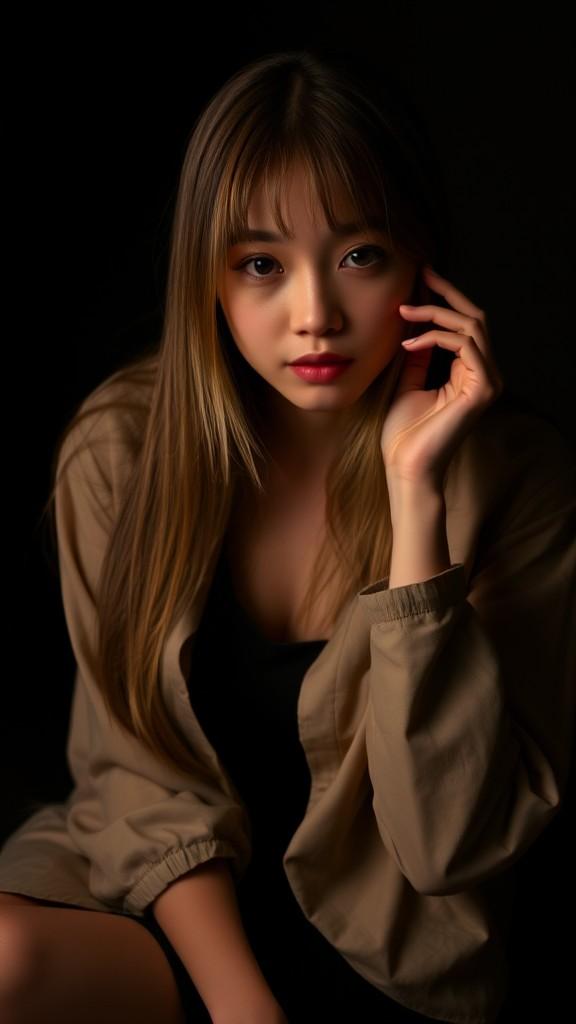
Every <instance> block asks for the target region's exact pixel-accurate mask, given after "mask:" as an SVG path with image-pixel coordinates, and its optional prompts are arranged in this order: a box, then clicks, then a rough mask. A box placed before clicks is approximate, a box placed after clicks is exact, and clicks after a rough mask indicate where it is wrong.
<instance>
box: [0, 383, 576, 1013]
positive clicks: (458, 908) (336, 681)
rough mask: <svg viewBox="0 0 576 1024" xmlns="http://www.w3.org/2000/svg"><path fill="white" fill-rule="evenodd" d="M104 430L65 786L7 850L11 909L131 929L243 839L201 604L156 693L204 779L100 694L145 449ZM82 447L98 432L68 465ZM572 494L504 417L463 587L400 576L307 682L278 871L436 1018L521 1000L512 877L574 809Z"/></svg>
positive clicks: (457, 517) (246, 845)
mask: <svg viewBox="0 0 576 1024" xmlns="http://www.w3.org/2000/svg"><path fill="white" fill-rule="evenodd" d="M114 379H115V375H113V376H112V377H111V378H109V379H108V381H107V382H105V385H104V390H105V391H106V390H107V391H109V392H110V393H112V391H113V390H114V388H115V387H116V385H115V383H114ZM96 390H98V389H96ZM94 394H95V392H92V393H91V395H89V396H88V398H87V399H86V400H85V403H84V404H86V403H89V402H91V401H92V396H93V395H94ZM98 397H99V398H100V397H105V396H104V395H103V394H102V386H101V388H100V389H99V393H98ZM90 421H91V422H90V431H91V433H90V439H91V442H92V440H94V441H95V440H96V439H99V444H98V445H97V446H96V447H95V446H94V445H93V444H92V443H91V444H90V446H89V447H88V448H85V449H83V450H82V451H81V452H80V453H79V455H78V456H77V457H76V458H75V459H74V461H73V463H72V464H71V466H70V468H69V469H68V472H67V473H66V475H65V478H64V480H63V481H62V483H61V484H60V486H59V489H58V492H57V505H56V513H57V535H58V546H59V560H60V573H61V585H62V595H63V603H64V610H65V615H66V621H67V626H68V630H69V635H70V640H71V643H72V647H73V650H74V655H75V658H76V662H77V672H76V678H75V683H74V695H73V704H72V709H71V718H70V726H69V737H68V742H67V757H68V763H69V766H70V771H71V774H72V777H73V779H74V783H75V785H74V788H73V790H72V792H71V793H70V795H69V797H68V799H67V800H66V802H64V803H52V804H49V805H45V806H43V807H42V808H41V809H40V810H37V811H35V812H34V813H33V814H32V816H31V817H29V818H27V819H26V820H25V821H24V823H23V824H22V825H20V827H18V828H17V829H16V831H14V832H13V833H12V835H10V836H9V838H8V840H7V841H6V842H5V843H4V845H3V847H2V849H1V850H0V890H2V891H7V892H16V893H24V894H28V895H30V896H35V897H37V898H44V899H49V900H56V901H59V902H62V903H64V904H70V905H73V906H78V907H85V908H89V909H93V910H100V911H109V912H111V913H117V914H124V915H131V916H135V917H137V918H138V917H141V916H142V914H143V911H144V909H145V908H146V907H147V906H148V905H149V904H150V903H151V901H152V900H154V899H155V897H157V896H158V895H159V893H161V892H162V891H163V890H164V889H166V887H167V886H168V885H169V884H170V883H171V882H172V881H174V880H175V879H177V878H178V877H179V876H181V875H182V874H184V873H185V872H187V871H189V870H190V869H191V868H194V867H195V866H196V865H197V864H200V863H202V862H203V861H206V860H209V859H210V858H212V857H215V856H225V857H228V858H230V861H229V863H230V867H231V870H232V873H233V877H234V878H235V879H236V880H238V879H239V878H240V877H241V876H242V874H243V872H244V871H245V869H246V867H247V865H248V862H249V860H250V856H251V834H250V822H249V819H248V814H247V811H246V808H245V807H244V806H243V805H242V801H241V799H240V797H239V794H238V792H237V790H236V788H235V786H234V783H233V782H232V780H231V779H230V778H228V777H227V775H226V772H225V770H224V768H223V764H222V763H221V762H220V760H219V757H218V753H217V751H216V750H214V749H213V748H212V746H211V745H210V744H209V742H208V740H207V737H206V736H205V734H204V733H203V732H202V729H201V728H200V725H199V722H198V720H197V719H196V717H195V715H194V711H193V708H192V707H191V705H190V700H189V693H188V688H187V685H186V673H187V665H188V664H189V661H188V656H189V653H190V645H189V644H188V645H186V646H185V644H186V641H187V640H192V641H193V636H194V632H195V630H196V629H197V626H198V623H199V621H200V618H201V616H202V611H203V607H204V603H205V599H206V596H207V591H205V592H204V596H203V598H202V600H201V601H199V602H198V604H197V606H196V607H193V608H189V609H188V610H187V612H186V613H185V614H184V615H183V616H182V617H181V618H180V620H179V621H178V622H176V623H175V624H174V626H173V629H172V632H171V634H170V636H169V639H168V641H167V644H166V646H165V651H164V656H163V662H162V671H161V685H162V688H163V692H164V695H165V699H166V702H167V706H168V708H169V710H170V713H171V714H172V715H173V716H174V719H177V720H178V722H179V725H180V728H181V729H182V730H183V732H184V734H185V735H186V737H187V739H188V741H189V743H190V744H191V746H192V747H193V748H195V750H196V752H197V754H198V758H199V763H201V764H203V765H204V770H201V771H200V770H199V772H198V776H197V777H191V776H188V775H182V774H181V773H180V772H179V771H177V770H174V771H171V770H169V769H168V768H167V767H164V766H163V765H162V764H160V763H158V761H157V760H156V759H155V758H153V757H152V756H151V755H150V754H149V753H148V752H146V751H145V750H144V749H143V748H142V747H141V746H140V745H139V743H138V742H137V741H135V740H128V739H127V738H125V734H124V733H123V732H121V731H120V730H119V729H118V728H117V727H115V726H114V724H113V723H110V722H109V721H108V718H107V715H106V713H105V711H104V707H103V702H102V699H101V697H100V695H99V692H98V690H97V688H96V686H95V683H94V679H93V672H92V664H93V638H94V634H95V605H94V593H95V587H96V582H97V576H98V569H99V566H100V564H101V560H102V556H103V554H104V550H105V546H106V542H107V538H108V536H109V533H110V529H111V524H112V522H113V519H114V514H115V512H116V511H117V509H118V505H119V501H120V497H121V492H122V487H123V484H124V482H125V480H126V479H127V476H128V473H129V471H130V450H131V449H130V445H129V444H128V443H127V442H128V440H129V438H130V431H131V430H133V429H134V428H133V422H132V420H131V419H130V416H129V415H128V414H127V413H126V412H125V411H117V412H112V411H108V412H105V413H103V414H99V415H98V416H94V417H90ZM79 430H80V431H81V433H82V436H84V435H85V434H86V431H87V425H86V423H84V425H81V426H80V428H77V429H76V432H75V433H73V434H72V435H71V437H69V439H68V443H67V444H65V446H64V449H63V452H62V458H65V457H66V455H67V454H68V452H69V451H70V446H71V445H73V446H76V443H77V440H78V436H79V434H78V431H79ZM102 442H104V443H102ZM575 484H576V467H575V464H574V458H573V455H572V453H571V450H570V448H569V446H568V444H567V442H566V441H565V440H564V439H563V437H562V436H561V435H560V434H559V433H558V431H556V429H555V428H554V427H553V426H552V425H550V424H549V423H548V422H547V421H546V420H545V419H543V418H540V417H537V416H534V415H533V414H531V413H525V412H523V411H518V409H515V408H512V409H510V408H509V406H508V403H507V402H506V401H505V400H503V399H500V400H498V401H497V402H496V403H495V404H494V405H493V406H492V407H490V408H489V409H488V411H487V412H486V413H485V414H484V415H483V417H482V418H481V419H480V421H479V422H478V423H477V425H476V426H475V428H474V429H473V430H472V431H471V433H470V434H469V435H468V437H467V438H466V439H465V440H464V442H463V443H462V444H461V446H460V447H459V449H458V451H457V452H456V454H455V456H454V458H453V460H452V463H451V465H450V469H449V473H448V475H447V478H446V486H445V495H446V514H447V532H448V542H449V550H450V557H451V568H450V569H448V570H446V571H445V572H441V573H439V574H438V575H436V576H433V577H431V578H430V579H427V580H424V581H422V582H419V583H413V584H410V585H407V586H401V587H397V588H394V589H392V590H389V589H388V578H387V577H386V578H383V579H379V580H374V581H373V582H372V583H371V584H370V585H369V586H366V587H365V588H364V589H363V590H361V591H360V592H359V593H358V594H357V595H356V596H355V598H354V599H353V600H352V601H351V602H350V604H349V605H348V606H347V607H346V608H345V609H344V610H343V612H342V613H341V615H340V617H339V619H338V622H337V625H336V628H335V630H334V632H333V635H332V636H331V638H330V640H329V641H328V643H327V644H326V645H325V647H324V649H323V650H322V651H321V653H320V654H319V656H318V658H317V659H316V661H315V662H314V663H313V664H312V665H311V666H310V668H309V669H308V671H307V673H306V675H305V677H304V680H303V684H302V689H301V693H300V698H299V702H298V728H299V735H300V739H301V743H302V745H303V748H304V751H305V754H306V759H307V762H308V765H309V768H310V773H311V780H312V782H311V791H310V798H309V802H308V806H307V808H306V813H305V815H304V818H303V820H302V822H301V823H300V825H299V827H298V828H297V830H296V832H295V833H294V835H293V836H292V839H291V841H290V843H289V845H288V847H287V849H286V851H285V853H284V857H283V865H284V869H285V872H286V875H287V878H288V881H289V883H290V886H291V888H292V891H293V893H294V895H295V898H296V899H297V901H298V903H299V904H300V906H301V908H302V910H303V912H304V914H305V915H306V917H307V918H308V919H309V920H310V922H311V923H312V924H313V925H314V926H315V927H316V928H317V929H318V930H319V931H320V932H321V933H322V935H324V936H325V938H326V939H327V940H328V941H329V942H330V943H332V944H333V945H334V946H335V947H336V948H337V949H338V950H339V951H340V953H341V954H342V956H343V957H344V958H345V959H346V960H347V961H348V962H349V963H350V964H351V966H352V967H353V968H354V969H355V970H356V971H358V973H359V974H360V975H362V977H364V978H365V979H367V981H369V982H370V983H371V984H373V985H375V986H376V987H377V988H379V989H381V990H382V991H383V992H385V993H387V994H388V995H389V996H390V997H391V998H393V999H395V1000H397V1001H398V1002H400V1003H402V1004H404V1005H405V1006H408V1007H411V1008H412V1009H414V1010H416V1011H419V1012H420V1013H424V1014H426V1015H428V1016H431V1017H435V1018H438V1019H440V1020H446V1021H454V1022H460V1024H488V1022H493V1021H494V1020H495V1019H496V1017H497V1014H498V1010H499V1008H500V1006H501V1004H502V1002H503V1000H504V997H505V994H506V991H507V985H508V968H507V958H506V955H505V942H506V936H507V927H508V924H507V922H508V910H509V906H510V900H511V897H512V895H513V891H514V876H513V873H512V872H511V871H510V868H511V866H512V865H513V864H514V862H515V861H516V860H517V859H518V857H519V856H521V854H522V853H523V852H524V851H525V850H526V849H527V848H528V847H529V846H530V844H531V843H533V842H534V840H536V839H537V837H538V836H539V835H540V833H541V832H542V830H543V829H544V828H545V827H546V826H547V825H548V824H549V823H550V821H551V820H552V819H553V818H554V815H555V814H556V813H557V812H558V809H559V807H560V806H561V801H562V797H563V795H564V792H565V787H566V783H567V777H568V771H569V764H570V754H571V749H572V740H573V728H574V704H575V685H574V684H575V679H576V630H575V629H574V623H575V621H576V614H575V613H576V594H575V583H576V486H575ZM224 639H225V638H223V640H224ZM187 652H188V655H187ZM190 927H194V923H193V921H191V922H190Z"/></svg>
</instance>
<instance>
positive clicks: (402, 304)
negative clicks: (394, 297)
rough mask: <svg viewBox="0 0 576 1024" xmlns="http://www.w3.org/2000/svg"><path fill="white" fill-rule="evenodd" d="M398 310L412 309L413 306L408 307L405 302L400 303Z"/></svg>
mask: <svg viewBox="0 0 576 1024" xmlns="http://www.w3.org/2000/svg"><path fill="white" fill-rule="evenodd" d="M400 309H414V306H409V305H408V303H407V302H402V303H401V305H400Z"/></svg>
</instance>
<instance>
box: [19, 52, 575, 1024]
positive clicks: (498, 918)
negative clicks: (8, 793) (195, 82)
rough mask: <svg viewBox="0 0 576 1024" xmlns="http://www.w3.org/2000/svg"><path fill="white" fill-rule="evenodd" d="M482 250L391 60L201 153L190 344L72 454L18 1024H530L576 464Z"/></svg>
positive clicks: (242, 103)
mask: <svg viewBox="0 0 576 1024" xmlns="http://www.w3.org/2000/svg"><path fill="white" fill-rule="evenodd" d="M446 224H447V218H446V212H445V209H444V207H443V202H442V189H441V185H440V179H439V177H438V176H437V174H436V172H435V166H434V162H433V153H432V147H431V146H430V144H429V142H428V143H427V142H426V136H425V134H424V132H423V127H422V125H420V124H419V123H418V117H417V115H416V113H415V112H414V111H413V110H411V109H410V106H409V105H408V104H405V105H403V104H402V103H401V102H400V101H399V99H398V97H397V96H396V95H395V92H394V90H393V89H392V88H391V86H390V84H389V83H388V84H387V83H385V81H384V79H383V78H382V77H381V76H380V75H379V74H378V73H377V72H370V71H369V70H368V69H367V68H366V67H365V66H363V61H356V62H355V61H354V60H352V59H349V60H345V59H343V56H342V55H340V56H338V55H336V54H334V53H332V54H327V53H324V54H322V53H320V52H319V51H316V52H312V51H303V52H300V51H298V52H288V53H273V54H268V55H266V56H264V57H262V58H261V59H259V60H257V61H255V62H254V63H253V64H251V65H249V66H247V67H244V68H242V69H241V70H240V71H238V72H237V73H236V74H234V75H233V76H232V78H231V79H230V80H229V81H228V82H226V83H225V84H224V86H223V87H222V88H221V89H220V90H219V91H218V92H217V94H216V95H215V96H214V97H213V98H212V99H211V101H210V102H209V104H208V105H207V107H206V108H205V110H203V112H202V113H201V115H200V116H199V118H198V120H197V122H196V123H195V125H194V130H193V132H192V135H191V138H190V141H189V145H188V148H187V152H186V155H185V159H184V165H183V168H182V175H181V180H180V184H179V191H178V196H177V204H176V210H175V216H174V224H173V233H172V238H171V249H170V265H169V279H168V286H167V296H166V307H165V321H164V326H163V332H162V337H161V339H160V344H159V346H158V348H157V349H156V350H155V351H153V352H148V353H145V354H143V356H142V358H141V359H140V360H139V361H137V362H135V363H133V364H131V365H130V366H126V367H124V368H122V369H121V370H119V371H117V372H116V373H114V374H113V375H112V376H110V377H109V378H108V379H106V380H105V381H104V382H103V383H102V384H101V385H100V386H99V387H98V388H96V389H95V390H94V391H93V392H92V393H91V394H90V395H89V396H88V397H87V398H85V399H84V401H83V402H82V403H81V405H80V407H79V409H78V411H77V415H75V416H74V418H73V420H72V421H71V422H70V424H69V425H68V429H67V430H66V432H65V434H64V436H63V438H62V439H61V443H60V444H59V445H58V452H57V455H55V467H54V468H55V483H54V489H53V494H52V495H51V497H53V498H54V507H55V525H56V539H57V545H58V557H59V564H60V574H61V585H62V595H63V603H64V609H65V614H66V621H67V625H68V629H69V634H70V639H71V643H72V647H73V650H74V654H75V658H76V661H77V672H76V678H75V685H74V695H73V704H72V710H71V719H70V730H69V739H68V745H67V755H68V761H69V765H70V770H71V773H72V776H73V779H74V783H75V784H74V788H73V790H72V792H71V793H70V796H69V797H68V799H67V800H66V802H65V803H63V804H50V805H47V806H45V805H41V806H39V807H37V808H36V809H35V812H34V814H33V815H32V816H31V817H29V818H28V819H27V820H26V821H24V822H23V824H22V825H21V826H20V827H19V828H18V829H16V831H15V832H13V833H12V835H11V836H10V837H9V838H8V840H7V841H6V842H5V844H4V846H3V848H2V850H1V851H0V890H1V892H0V935H1V942H2V945H1V946H0V950H1V953H0V968H1V969H0V1008H1V1010H2V1019H3V1020H6V1021H24V1020H25V1021H26V1022H32V1021H44V1020H58V1021H60V1022H61V1024H65V1022H67V1021H78V1020H82V1021H83V1024H89V1022H92V1021H94V1022H96V1021H101V1020H102V1019H107V1020H108V1021H127V1020H138V1021H139V1022H140V1024H145V1022H146V1024H148V1022H150V1024H152V1022H160V1021H162V1022H163V1024H171V1022H180V1021H183V1020H192V1021H200V1020H212V1021H214V1022H216V1024H242V1022H248V1021H250V1022H251V1024H279V1022H286V1021H290V1022H291V1024H301V1022H306V1021H315V1022H316V1021H319V1020H322V1021H340V1020H350V1019H353V1020H357V1021H362V1022H364V1024H368V1022H371V1021H381V1020H387V1021H396V1020H399V1021H418V1020H445V1021H454V1022H461V1024H491V1022H493V1021H495V1020H496V1019H497V1017H498V1013H499V1010H500V1008H501V1006H502V1003H503V1001H504V998H505V994H506V990H507V979H508V975H507V960H506V938H507V934H508V925H509V914H508V911H509V907H510V900H511V896H512V895H513V891H514V890H513V873H512V871H511V867H512V866H513V864H514V863H515V861H516V860H517V859H518V857H519V856H520V855H521V854H522V853H523V852H524V851H525V850H526V849H527V847H528V846H529V845H530V844H531V843H533V842H534V841H535V840H536V839H537V837H538V836H539V835H540V834H541V832H542V831H543V829H544V828H545V827H546V825H547V824H548V823H549V822H550V821H551V819H552V818H553V817H554V815H555V814H556V813H557V812H558V809H559V807H560V806H561V803H562V797H563V794H564V791H565V787H566V781H567V776H568V767H569V762H570V754H571V747H572V722H573V709H574V686H573V680H574V676H575V674H576V673H575V671H574V670H575V668H576V650H575V640H574V634H573V632H570V629H569V626H570V621H571V620H572V621H573V618H574V616H573V614H572V615H571V614H570V613H571V612H572V613H573V611H574V603H575V602H574V580H575V576H576V572H575V567H576V545H575V537H576V530H574V525H575V522H574V520H575V507H574V506H575V488H574V466H573V461H572V459H571V456H570V453H569V450H568V447H567V445H566V444H565V443H564V441H563V438H562V437H561V436H560V434H559V432H558V431H556V430H555V428H554V427H553V426H552V425H550V424H549V423H547V421H546V420H544V419H543V418H541V417H538V416H537V415H533V414H530V413H528V414H527V413H525V412H522V411H518V410H515V409H513V408H510V407H509V406H508V405H507V403H506V402H505V401H504V395H503V394H502V392H503V382H502V377H501V374H500V372H499V370H498V366H497V364H496V361H495V358H494V354H493V352H492V349H491V343H490V337H489V331H488V327H487V323H486V316H485V313H484V312H483V310H482V309H481V308H479V307H478V306H477V305H476V304H475V303H474V302H473V301H472V299H471V298H469V297H468V296H467V295H465V294H463V292H462V291H461V290H460V289H459V288H458V287H457V286H456V284H455V283H454V282H453V280H451V279H450V277H449V276H446V273H445V265H448V259H449V255H450V251H449V233H448V232H447V230H446ZM432 268H433V269H432ZM438 268H440V272H439V271H438ZM443 270H444V273H442V271H443ZM441 350H444V353H445V354H446V356H447V357H448V358H447V359H446V360H445V363H444V365H442V363H441V362H440V363H438V365H437V364H436V363H435V362H434V361H432V356H433V353H436V354H437V353H439V352H441ZM439 369H440V370H442V371H443V372H439ZM434 373H436V376H437V377H438V379H437V380H436V381H434V379H433V378H434ZM72 910H74V913H72V912H71V911H72Z"/></svg>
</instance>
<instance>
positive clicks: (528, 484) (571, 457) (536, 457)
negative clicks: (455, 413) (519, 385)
mask: <svg viewBox="0 0 576 1024" xmlns="http://www.w3.org/2000/svg"><path fill="white" fill-rule="evenodd" d="M463 492H466V494H467V495H468V496H469V495H470V492H472V493H473V496H474V498H475V500H476V502H477V504H478V506H479V510H480V511H481V517H482V518H483V519H485V518H487V517H490V516H493V515H494V516H498V517H500V516H501V515H502V514H505V515H506V516H507V517H508V518H509V517H514V516H517V515H518V516H522V515H528V514H530V515H532V516H534V515H546V514H547V513H549V512H550V511H551V510H552V509H554V508H555V507H556V508H557V507H558V504H560V505H561V506H564V505H565V506H566V507H571V506H572V505H573V502H574V498H575V494H576V457H575V454H574V451H573V449H572V446H571V445H570V442H569V441H568V439H567V438H566V437H565V435H564V434H563V433H562V432H561V430H560V429H559V427H558V426H557V425H556V423H554V421H553V420H552V419H551V418H549V417H548V416H546V415H545V414H544V413H542V412H541V411H540V410H538V409H536V408H535V407H534V406H532V405H531V404H530V403H529V402H528V401H527V400H525V399H523V398H520V397H518V396H515V395H510V394H508V393H507V392H504V393H503V394H502V395H501V396H500V397H499V398H498V399H497V401H496V402H494V403H493V405H492V406H490V407H489V408H488V409H487V411H486V412H485V413H484V415H483V416H482V417H481V418H480V419H479V420H478V422H477V423H476V425H475V427H474V428H473V430H472V431H470V433H469V434H468V435H467V437H466V438H465V439H464V441H463V443H462V445H461V446H460V448H459V449H458V450H457V452H456V453H455V455H454V458H453V460H452V463H451V465H450V467H449V471H448V474H447V478H446V488H445V493H446V499H447V502H448V503H450V502H452V503H456V502H458V501H459V500H460V498H461V495H462V493H463Z"/></svg>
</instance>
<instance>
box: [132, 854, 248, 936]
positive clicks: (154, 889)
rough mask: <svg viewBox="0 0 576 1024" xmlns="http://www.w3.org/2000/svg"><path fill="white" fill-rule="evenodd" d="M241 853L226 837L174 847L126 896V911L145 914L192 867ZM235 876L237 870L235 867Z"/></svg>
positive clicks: (151, 866)
mask: <svg viewBox="0 0 576 1024" xmlns="http://www.w3.org/2000/svg"><path fill="white" fill-rule="evenodd" d="M236 856H237V853H236V850H235V848H234V847H233V845H232V843H230V842H228V840H226V839H198V840H196V842H194V843H192V844H191V845H190V846H179V847H176V849H174V850H170V851H169V852H168V853H167V854H166V855H165V856H164V857H162V859H161V860H159V861H157V862H156V863H155V864H151V865H150V867H149V869H148V870H147V871H146V872H145V874H144V875H143V876H142V878H140V879H139V880H138V882H137V883H136V885H135V886H134V887H133V889H132V890H131V891H130V892H129V893H128V895H127V896H126V897H125V898H124V906H123V910H125V911H126V912H128V913H129V914H135V915H136V916H137V917H142V916H143V915H144V911H145V909H146V907H147V906H148V905H149V904H150V903H152V901H153V900H155V899H156V897H157V896H159V895H160V893H161V892H164V889H167V888H168V886H169V885H170V883H171V882H175V881H176V880H177V879H178V878H180V876H181V875H184V874H186V872H187V871H190V869H191V868H195V867H197V865H198V864H203V863H204V861H207V860H211V859H212V858H214V857H231V858H232V862H233V863H234V862H235V858H236ZM232 872H233V874H234V876H235V869H234V868H233V869H232Z"/></svg>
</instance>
